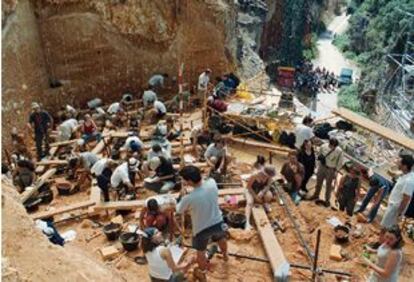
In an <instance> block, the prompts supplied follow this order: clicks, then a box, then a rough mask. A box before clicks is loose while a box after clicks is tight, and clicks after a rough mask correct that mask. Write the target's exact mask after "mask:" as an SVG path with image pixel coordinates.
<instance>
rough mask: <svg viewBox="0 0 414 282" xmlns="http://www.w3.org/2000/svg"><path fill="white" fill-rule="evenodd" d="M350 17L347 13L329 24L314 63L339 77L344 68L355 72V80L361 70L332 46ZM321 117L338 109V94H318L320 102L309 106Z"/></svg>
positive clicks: (320, 41)
mask: <svg viewBox="0 0 414 282" xmlns="http://www.w3.org/2000/svg"><path fill="white" fill-rule="evenodd" d="M348 19H349V16H346V15H345V13H344V14H342V15H340V16H336V17H335V18H334V19H333V20H332V22H331V23H330V24H329V26H328V28H327V31H326V32H325V33H324V34H322V35H321V36H320V38H319V39H318V42H317V47H318V53H319V56H318V58H316V59H315V60H314V61H313V64H314V65H315V66H319V67H321V68H322V67H325V68H326V69H327V70H329V71H333V72H334V73H335V74H336V75H339V73H340V71H341V69H342V68H344V67H345V68H351V69H353V70H354V79H355V78H357V77H359V75H360V70H359V69H358V67H357V66H356V64H355V63H354V62H352V61H350V60H348V59H346V58H345V57H344V55H343V54H342V53H341V52H340V51H339V50H338V48H336V46H334V45H333V44H332V40H333V37H334V34H342V33H344V32H345V31H346V29H347V28H348ZM309 106H310V108H311V109H312V110H313V111H315V114H316V115H317V116H319V117H325V116H328V115H329V114H330V112H331V110H332V109H335V108H336V107H337V93H336V92H335V93H333V92H332V93H318V101H316V104H315V101H314V102H313V103H312V102H311V103H310V104H309Z"/></svg>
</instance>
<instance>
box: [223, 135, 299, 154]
mask: <svg viewBox="0 0 414 282" xmlns="http://www.w3.org/2000/svg"><path fill="white" fill-rule="evenodd" d="M228 140H230V141H231V142H235V143H240V144H243V145H249V146H253V147H259V148H263V149H268V150H274V151H282V152H291V151H293V149H291V148H289V147H286V146H280V145H275V144H270V143H264V142H259V141H254V140H248V139H245V138H236V137H230V138H228Z"/></svg>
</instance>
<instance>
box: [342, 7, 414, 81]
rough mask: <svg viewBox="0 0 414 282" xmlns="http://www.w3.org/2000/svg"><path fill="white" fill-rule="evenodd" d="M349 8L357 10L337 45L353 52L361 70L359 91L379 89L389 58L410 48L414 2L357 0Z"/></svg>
mask: <svg viewBox="0 0 414 282" xmlns="http://www.w3.org/2000/svg"><path fill="white" fill-rule="evenodd" d="M350 5H353V7H354V8H356V10H355V12H354V13H353V15H352V16H351V18H350V22H349V24H350V25H349V29H348V31H347V33H346V34H345V35H344V36H342V37H341V38H339V39H337V40H335V44H336V45H337V46H338V47H339V48H340V49H342V50H343V51H345V52H352V53H354V55H355V58H356V60H357V62H358V63H359V64H360V66H361V70H362V79H361V83H362V87H360V88H362V89H367V88H370V87H373V86H374V87H377V88H380V87H381V86H382V83H383V82H384V73H385V71H386V68H387V60H386V55H387V54H389V53H403V52H404V51H405V50H407V49H408V48H410V47H409V46H408V44H407V37H408V36H411V37H413V36H414V17H412V16H410V14H409V13H411V14H414V0H365V1H355V0H354V1H352V2H351V4H350ZM407 12H408V13H407ZM411 48H412V47H411ZM348 55H349V54H348ZM348 57H349V56H348Z"/></svg>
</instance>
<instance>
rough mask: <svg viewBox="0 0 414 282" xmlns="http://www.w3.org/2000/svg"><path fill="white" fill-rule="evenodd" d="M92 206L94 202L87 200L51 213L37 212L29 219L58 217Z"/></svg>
mask: <svg viewBox="0 0 414 282" xmlns="http://www.w3.org/2000/svg"><path fill="white" fill-rule="evenodd" d="M94 204H95V203H94V202H92V201H90V200H88V201H84V202H80V203H76V204H73V205H68V206H64V207H60V208H57V209H55V210H52V211H44V212H38V213H35V214H32V215H31V218H32V219H33V220H36V219H42V218H48V217H52V216H55V215H58V214H62V213H66V212H70V211H74V210H78V209H83V208H87V207H90V206H93V205H94Z"/></svg>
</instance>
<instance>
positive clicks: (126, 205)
mask: <svg viewBox="0 0 414 282" xmlns="http://www.w3.org/2000/svg"><path fill="white" fill-rule="evenodd" d="M98 189H99V188H98ZM244 192H245V188H234V189H222V190H219V193H218V194H219V196H220V197H223V196H226V195H243V194H244ZM171 195H172V196H173V197H174V198H177V197H178V196H179V193H173V194H171ZM243 199H244V196H242V197H240V199H238V200H243ZM145 201H146V199H145V200H134V201H116V202H101V203H100V204H99V205H96V206H95V207H94V208H95V210H111V209H116V210H131V209H141V208H142V207H144V205H145ZM219 204H225V201H224V198H219Z"/></svg>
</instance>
